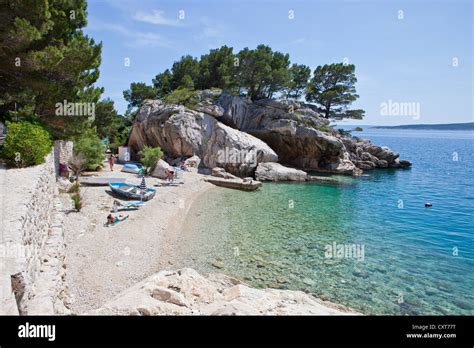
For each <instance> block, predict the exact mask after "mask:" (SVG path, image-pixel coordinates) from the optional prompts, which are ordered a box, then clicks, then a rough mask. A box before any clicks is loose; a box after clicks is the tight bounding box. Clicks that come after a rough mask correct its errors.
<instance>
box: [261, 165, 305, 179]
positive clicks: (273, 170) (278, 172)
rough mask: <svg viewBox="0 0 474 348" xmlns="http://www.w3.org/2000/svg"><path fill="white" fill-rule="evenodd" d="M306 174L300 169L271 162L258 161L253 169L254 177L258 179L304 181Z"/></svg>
mask: <svg viewBox="0 0 474 348" xmlns="http://www.w3.org/2000/svg"><path fill="white" fill-rule="evenodd" d="M307 176H308V174H306V172H304V171H302V170H298V169H294V168H288V167H284V166H282V165H281V164H279V163H273V162H267V163H259V164H258V166H257V170H256V171H255V179H257V180H259V181H306V179H307Z"/></svg>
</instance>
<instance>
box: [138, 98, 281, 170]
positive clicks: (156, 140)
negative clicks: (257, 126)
mask: <svg viewBox="0 0 474 348" xmlns="http://www.w3.org/2000/svg"><path fill="white" fill-rule="evenodd" d="M144 145H151V146H160V147H161V148H162V149H163V150H164V151H165V153H166V154H167V155H170V156H172V157H180V156H186V157H191V156H193V155H197V156H199V157H200V158H201V160H202V162H201V163H202V165H203V166H204V167H207V168H214V167H222V168H224V169H225V170H226V171H227V172H230V173H232V174H235V175H238V176H249V175H253V172H254V171H255V168H256V167H257V164H258V163H260V162H275V161H277V160H278V156H277V154H276V153H275V152H274V151H273V150H272V149H271V148H270V147H269V146H268V145H267V144H266V143H264V142H263V141H262V140H260V139H258V138H256V137H254V136H252V135H250V134H247V133H245V132H241V131H239V130H237V129H233V128H231V127H229V126H226V125H225V124H223V123H221V122H219V121H217V119H216V118H215V117H213V116H210V115H208V114H206V113H203V112H198V111H194V110H190V109H188V108H185V107H183V106H178V105H166V104H164V103H162V102H161V101H159V100H155V101H147V102H145V103H144V105H143V106H142V107H141V109H140V111H139V113H138V115H137V117H136V121H135V123H134V125H133V129H132V133H131V135H130V138H129V146H131V147H132V148H133V149H134V150H135V151H139V150H140V149H141V148H142V147H143V146H144Z"/></svg>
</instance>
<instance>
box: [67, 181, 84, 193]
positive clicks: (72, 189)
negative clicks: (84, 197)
mask: <svg viewBox="0 0 474 348" xmlns="http://www.w3.org/2000/svg"><path fill="white" fill-rule="evenodd" d="M80 187H81V184H79V183H78V182H75V183H74V184H73V185H72V186H71V187H70V188H69V189H68V190H67V193H79V188H80Z"/></svg>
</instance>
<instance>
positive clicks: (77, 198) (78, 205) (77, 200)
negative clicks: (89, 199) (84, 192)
mask: <svg viewBox="0 0 474 348" xmlns="http://www.w3.org/2000/svg"><path fill="white" fill-rule="evenodd" d="M71 199H72V204H73V206H74V209H76V211H77V212H79V211H81V209H82V197H81V195H80V194H79V192H77V193H75V194H73V195H72V196H71Z"/></svg>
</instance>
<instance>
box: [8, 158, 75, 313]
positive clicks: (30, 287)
mask: <svg viewBox="0 0 474 348" xmlns="http://www.w3.org/2000/svg"><path fill="white" fill-rule="evenodd" d="M54 154H55V151H54V150H53V151H52V152H51V154H49V155H48V156H47V157H46V162H45V163H44V164H42V165H38V166H35V167H30V168H24V169H8V170H4V172H3V175H4V180H3V185H2V186H1V187H0V191H1V192H2V193H3V194H4V197H5V199H3V201H2V204H3V211H4V212H8V214H3V216H2V220H3V221H2V222H3V223H2V225H3V229H2V235H1V236H0V237H1V241H0V243H1V244H0V245H1V246H2V250H0V251H2V255H1V260H0V262H1V266H2V267H1V269H0V277H1V280H0V286H1V289H0V304H1V308H0V314H15V312H16V313H19V314H30V315H31V314H45V315H48V314H66V313H68V309H67V308H66V307H65V305H64V302H66V301H67V296H66V289H65V285H64V284H65V283H64V278H65V244H64V236H63V230H62V219H63V216H64V215H63V212H61V207H60V203H59V200H58V191H57V186H56V166H55V163H56V162H57V161H55V156H54ZM12 295H14V296H15V300H16V304H17V310H16V311H15V309H14V308H13V307H12V306H13V304H12V298H13V297H12ZM4 305H5V306H4Z"/></svg>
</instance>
